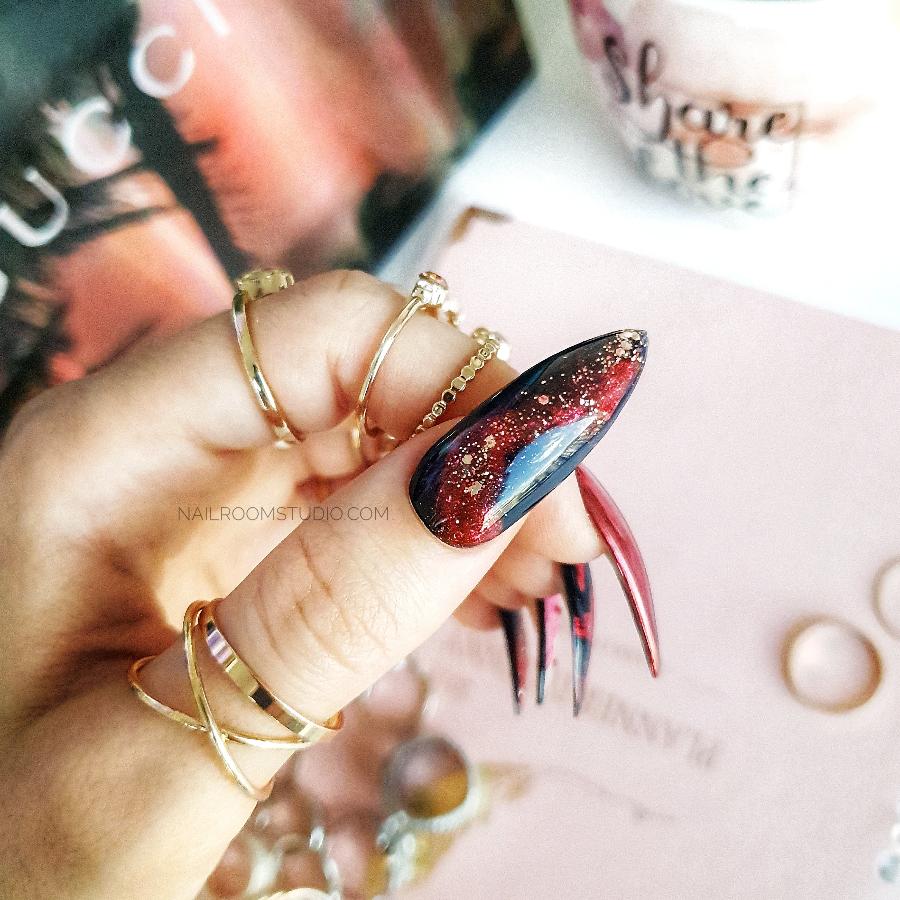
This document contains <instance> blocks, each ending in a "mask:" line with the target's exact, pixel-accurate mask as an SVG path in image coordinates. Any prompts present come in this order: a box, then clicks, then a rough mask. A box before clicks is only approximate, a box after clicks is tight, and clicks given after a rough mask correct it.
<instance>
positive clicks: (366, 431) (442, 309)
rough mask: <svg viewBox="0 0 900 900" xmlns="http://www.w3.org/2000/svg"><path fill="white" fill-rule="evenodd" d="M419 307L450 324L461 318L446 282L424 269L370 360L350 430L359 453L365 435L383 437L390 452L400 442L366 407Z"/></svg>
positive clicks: (380, 449)
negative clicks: (390, 354)
mask: <svg viewBox="0 0 900 900" xmlns="http://www.w3.org/2000/svg"><path fill="white" fill-rule="evenodd" d="M420 310H421V311H422V312H426V313H428V314H429V315H431V316H434V317H435V318H440V319H442V320H444V321H446V322H448V323H449V324H451V325H456V324H457V321H458V319H459V313H458V311H457V310H456V308H455V307H454V306H453V305H452V304H451V303H450V301H449V289H448V288H447V282H446V281H445V280H444V279H443V278H441V276H440V275H436V274H435V273H434V272H421V273H420V274H419V277H418V278H417V279H416V284H415V286H414V287H413V289H412V292H411V293H410V295H409V301H408V302H407V304H406V306H404V307H403V309H402V310H401V311H400V313H399V314H398V316H397V317H396V318H395V319H394V321H393V322H391V325H390V327H389V328H388V330H387V331H386V332H385V333H384V337H383V338H382V339H381V343H380V344H379V345H378V350H377V351H376V352H375V355H374V356H373V357H372V361H371V362H370V363H369V369H368V371H367V372H366V377H365V378H364V379H363V383H362V387H361V388H360V390H359V397H358V398H357V401H356V412H355V423H354V426H353V429H352V430H351V440H352V442H353V446H354V448H355V449H357V450H359V451H360V453H362V439H363V437H370V438H376V437H382V439H383V441H384V443H383V444H382V445H381V446H380V447H379V452H387V451H388V450H389V449H393V446H396V445H397V444H398V443H399V441H398V440H397V438H394V437H393V436H391V435H388V434H386V433H385V432H384V430H383V429H381V428H378V427H377V426H375V425H373V424H372V423H371V422H370V421H369V416H368V409H367V406H368V402H369V392H370V391H371V389H372V385H373V384H374V383H375V378H376V376H377V375H378V370H379V369H380V368H381V364H382V363H383V362H384V360H385V357H386V356H387V355H388V352H389V351H390V349H391V347H392V346H393V344H394V341H395V340H396V339H397V336H398V335H399V334H400V332H401V331H402V330H403V328H404V327H405V326H406V324H407V323H408V322H409V321H410V319H412V317H413V316H414V315H415V314H416V313H417V312H419V311H420ZM385 444H392V445H393V446H390V447H386V446H385Z"/></svg>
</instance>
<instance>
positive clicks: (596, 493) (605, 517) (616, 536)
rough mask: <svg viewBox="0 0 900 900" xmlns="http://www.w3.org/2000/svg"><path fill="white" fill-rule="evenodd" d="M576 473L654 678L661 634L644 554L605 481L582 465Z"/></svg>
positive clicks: (588, 510) (657, 665) (657, 670)
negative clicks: (608, 491)
mask: <svg viewBox="0 0 900 900" xmlns="http://www.w3.org/2000/svg"><path fill="white" fill-rule="evenodd" d="M575 477H576V479H577V480H578V487H579V489H580V490H581V499H582V500H583V501H584V507H585V509H586V510H587V513H588V515H589V516H590V518H591V521H592V522H593V523H594V528H596V529H597V532H598V533H599V535H600V537H601V538H603V540H604V541H605V542H606V545H607V547H609V552H610V555H611V556H612V562H613V565H614V566H615V568H616V572H617V573H618V575H619V582H620V583H621V585H622V590H623V591H624V592H625V596H626V597H627V598H628V605H629V606H630V607H631V615H632V616H633V617H634V623H635V625H636V626H637V630H638V634H640V636H641V643H642V644H643V645H644V656H646V657H647V665H648V666H649V667H650V674H651V675H653V677H654V678H655V677H656V676H657V675H658V674H659V635H658V634H657V631H656V614H655V612H654V609H653V594H652V593H651V591H650V579H649V577H648V576H647V568H646V566H645V565H644V558H643V557H642V556H641V551H640V548H639V547H638V545H637V541H636V540H635V539H634V535H633V534H632V533H631V529H630V528H629V527H628V523H627V522H626V521H625V517H624V516H623V515H622V513H621V511H620V510H619V507H618V506H616V504H615V502H614V501H613V498H612V497H610V496H609V494H608V493H607V492H606V489H605V488H604V487H603V485H602V484H600V482H599V481H597V479H596V478H595V477H594V476H593V475H592V474H591V473H590V472H589V471H588V470H587V469H585V468H584V467H583V466H579V467H578V468H577V469H576V470H575Z"/></svg>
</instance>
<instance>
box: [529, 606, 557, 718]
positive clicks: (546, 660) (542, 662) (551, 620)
mask: <svg viewBox="0 0 900 900" xmlns="http://www.w3.org/2000/svg"><path fill="white" fill-rule="evenodd" d="M535 618H536V619H537V633H538V660H537V690H536V697H537V702H538V703H543V702H544V694H545V692H546V690H547V680H548V677H549V672H550V668H551V666H552V665H553V660H554V657H555V655H556V635H557V632H558V631H559V621H560V619H561V618H562V600H561V599H560V596H559V594H554V595H553V596H552V597H546V598H541V599H540V600H537V601H535Z"/></svg>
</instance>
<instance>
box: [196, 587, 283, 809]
mask: <svg viewBox="0 0 900 900" xmlns="http://www.w3.org/2000/svg"><path fill="white" fill-rule="evenodd" d="M208 605H209V603H208V601H206V600H198V601H196V602H195V603H192V604H191V605H190V606H189V607H188V608H187V611H186V612H185V614H184V623H183V625H182V638H183V640H184V655H185V659H186V660H187V671H188V680H189V681H190V683H191V693H192V694H193V695H194V702H195V703H196V704H197V713H198V715H199V716H200V721H201V722H202V724H203V725H204V726H205V728H206V734H207V736H208V737H209V739H210V742H211V743H212V745H213V749H214V750H215V751H216V753H217V754H218V756H219V759H220V761H221V762H222V765H223V766H224V768H225V771H226V772H227V773H228V775H229V776H230V777H231V779H232V781H234V783H235V784H236V785H237V786H238V787H239V788H240V789H241V790H242V791H243V792H244V793H245V794H248V795H249V796H251V797H252V798H253V799H254V800H266V799H267V798H268V797H269V795H270V794H271V793H272V781H269V783H268V784H266V785H263V787H257V786H256V785H255V784H253V782H252V781H250V779H249V778H248V777H247V776H246V774H245V773H244V770H243V769H241V767H240V766H239V765H238V764H237V762H236V761H235V759H234V757H233V756H232V755H231V751H230V750H229V749H228V744H227V742H226V740H225V734H224V733H223V732H222V729H221V728H220V727H219V724H218V722H216V720H215V717H214V716H213V712H212V707H211V706H210V705H209V698H208V697H207V696H206V686H205V685H204V684H203V677H202V676H201V675H200V668H199V666H198V665H197V656H196V648H195V646H194V631H195V630H196V627H197V620H198V618H199V616H200V615H201V613H202V612H203V610H204V609H206V607H207V606H208Z"/></svg>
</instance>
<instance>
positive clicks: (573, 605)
mask: <svg viewBox="0 0 900 900" xmlns="http://www.w3.org/2000/svg"><path fill="white" fill-rule="evenodd" d="M560 571H561V572H562V576H563V584H564V585H565V589H566V605H567V606H568V607H569V618H570V620H571V628H572V715H575V716H577V715H578V713H580V712H581V705H582V703H584V687H585V684H586V682H587V674H588V666H589V665H590V662H591V645H592V644H593V641H594V585H593V582H592V581H591V570H590V567H589V566H588V565H587V563H579V564H578V565H574V566H573V565H562V566H560Z"/></svg>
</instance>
